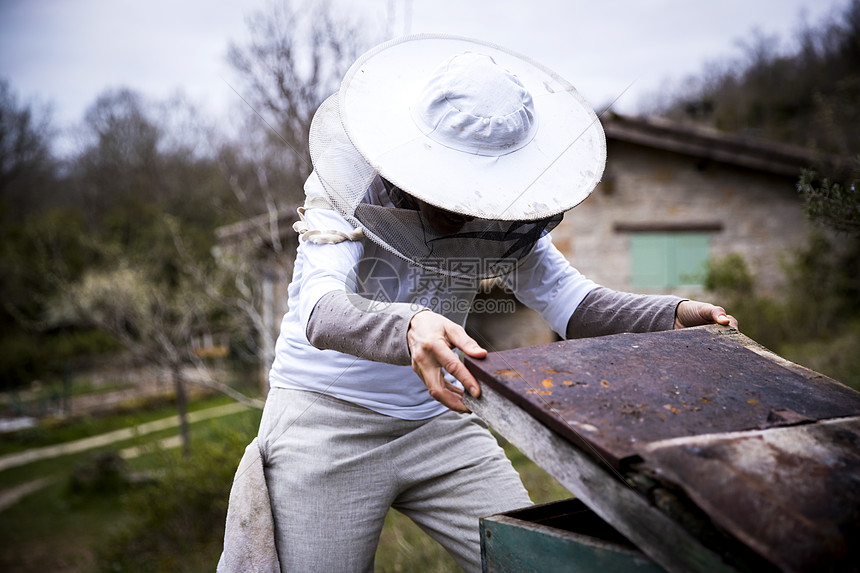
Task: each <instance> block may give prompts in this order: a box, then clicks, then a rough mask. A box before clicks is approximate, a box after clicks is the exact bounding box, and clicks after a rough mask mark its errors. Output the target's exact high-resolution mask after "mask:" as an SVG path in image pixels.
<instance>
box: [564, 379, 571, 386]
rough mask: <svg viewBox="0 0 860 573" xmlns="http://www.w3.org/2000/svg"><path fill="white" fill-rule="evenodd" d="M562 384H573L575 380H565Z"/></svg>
mask: <svg viewBox="0 0 860 573" xmlns="http://www.w3.org/2000/svg"><path fill="white" fill-rule="evenodd" d="M562 384H564V385H565V386H573V380H565V381H564V382H562Z"/></svg>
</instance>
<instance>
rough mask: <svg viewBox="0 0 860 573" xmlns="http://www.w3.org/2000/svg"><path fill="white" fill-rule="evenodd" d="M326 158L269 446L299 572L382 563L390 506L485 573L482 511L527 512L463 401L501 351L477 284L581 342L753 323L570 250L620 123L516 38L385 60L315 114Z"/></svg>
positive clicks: (316, 139)
mask: <svg viewBox="0 0 860 573" xmlns="http://www.w3.org/2000/svg"><path fill="white" fill-rule="evenodd" d="M310 152H311V158H312V161H313V167H314V171H313V173H312V174H311V176H310V177H309V178H308V180H307V182H306V184H305V191H306V202H305V206H304V208H303V209H301V213H302V221H301V222H300V223H299V224H298V225H297V230H298V231H299V232H300V233H301V240H300V244H299V247H298V252H297V256H296V261H295V267H294V274H293V279H292V282H291V283H290V285H289V312H288V313H287V314H286V316H285V317H284V319H283V322H282V325H281V333H280V336H279V338H278V341H277V347H276V358H275V361H274V364H273V366H272V369H271V372H270V385H271V390H270V392H269V395H268V397H267V400H266V405H265V409H264V412H263V417H262V421H261V424H260V431H259V435H258V439H257V443H258V446H254V447H255V448H259V453H257V451H256V449H255V450H254V455H255V456H256V457H257V458H259V462H258V463H260V464H262V468H263V470H262V472H263V473H262V475H263V476H264V480H263V478H259V479H260V481H264V487H265V489H267V490H268V496H269V501H270V505H271V510H272V518H273V522H272V524H273V533H274V538H275V546H276V548H277V556H276V557H277V562H279V563H280V567H281V568H282V570H285V571H326V572H333V571H345V572H355V571H370V570H372V568H373V559H374V554H375V551H376V546H377V543H378V540H379V535H380V531H381V529H382V525H383V521H384V518H385V515H386V513H387V512H388V510H389V508H391V507H394V508H395V509H397V510H398V511H400V512H401V513H403V514H405V515H407V516H408V517H409V518H411V519H412V520H413V521H414V522H415V523H416V524H418V526H420V527H421V528H422V529H423V530H424V531H425V532H427V533H428V534H429V535H430V536H432V537H433V538H434V539H436V540H437V541H438V542H439V543H440V544H442V546H443V547H445V549H446V550H447V551H448V552H449V553H450V554H451V556H452V557H453V558H454V559H455V560H456V562H457V563H458V564H459V565H460V566H462V567H463V569H464V570H466V571H479V570H480V569H481V556H480V548H479V535H478V519H479V518H480V517H482V516H488V515H492V514H497V513H501V512H507V511H510V510H513V509H516V508H520V507H523V506H526V505H528V504H530V501H529V497H528V494H527V492H526V490H525V489H524V487H523V485H522V483H521V481H520V479H519V476H518V475H517V473H516V472H515V470H514V469H513V467H512V466H511V464H510V462H509V461H508V460H507V458H506V457H505V455H504V453H503V451H502V449H501V448H500V447H499V445H498V444H497V443H496V440H495V438H494V437H493V436H492V435H491V434H490V432H489V431H488V429H487V427H486V426H485V424H484V423H483V422H482V421H481V420H480V419H479V418H477V417H476V416H474V415H472V414H470V413H468V412H466V409H465V407H464V405H463V400H462V397H463V392H464V389H465V391H467V392H469V393H470V394H472V395H473V396H478V395H479V394H480V387H479V385H478V383H477V381H476V380H475V379H474V378H473V377H472V376H471V375H470V373H469V372H468V371H467V369H466V368H465V366H464V365H463V364H462V363H461V361H460V360H459V358H458V356H457V353H456V352H455V351H459V352H462V353H464V354H466V355H468V356H472V357H475V358H480V357H483V356H484V355H485V354H486V350H485V349H484V348H482V347H481V346H480V345H479V344H478V343H477V342H476V341H475V340H473V339H472V338H470V337H469V336H468V335H467V334H466V331H465V330H464V329H463V325H464V323H465V320H466V316H467V313H468V310H469V307H470V305H471V302H472V300H473V298H474V296H475V293H476V291H477V290H478V288H479V285H480V281H481V280H482V279H486V278H490V277H497V278H498V279H499V280H501V281H502V282H503V283H504V285H506V286H507V287H508V288H509V289H511V290H512V291H513V293H514V294H515V295H516V297H517V298H518V299H519V300H520V301H522V302H523V303H524V304H526V305H528V306H530V307H532V308H533V309H535V310H536V311H537V312H539V313H540V314H541V316H543V318H544V319H545V320H546V321H547V322H548V323H549V325H550V326H551V327H552V329H553V330H555V332H557V333H558V334H559V335H561V336H563V337H565V338H572V337H581V336H592V335H600V334H610V333H616V332H645V331H656V330H667V329H672V328H679V327H684V326H694V325H699V324H705V323H713V322H716V323H720V324H732V325H736V322H735V321H734V319H733V318H732V317H730V316H728V315H727V314H726V312H725V311H724V310H723V309H722V308H720V307H716V306H713V305H710V304H707V303H701V302H695V301H685V300H682V299H680V298H676V297H673V296H645V295H634V294H629V293H620V292H616V291H612V290H610V289H607V288H604V287H601V286H599V285H597V284H595V283H594V282H592V281H591V280H589V279H587V278H586V277H584V276H583V275H581V274H580V273H579V272H577V271H576V270H575V269H574V268H573V267H572V266H571V265H570V264H569V262H568V261H567V260H566V259H565V257H564V256H563V255H562V254H561V253H560V252H559V251H558V250H557V249H556V248H555V246H553V243H552V239H551V238H550V235H549V234H548V233H549V231H550V230H551V229H552V228H553V227H555V226H556V225H557V224H558V223H559V222H560V221H561V219H562V215H563V213H565V212H566V211H568V210H570V209H571V208H573V207H574V206H576V205H577V204H579V203H580V202H581V201H583V200H584V199H585V198H586V197H588V195H589V194H590V193H591V191H592V190H593V189H594V188H595V186H596V185H597V183H598V182H599V181H600V177H601V174H602V172H603V168H604V163H605V159H606V143H605V138H604V134H603V129H602V127H601V125H600V122H599V121H598V118H597V117H596V115H595V113H594V112H593V110H592V109H591V108H590V107H589V106H588V104H587V103H586V102H585V101H584V100H583V98H582V97H581V96H580V95H579V94H578V93H577V91H576V90H575V89H574V87H573V86H572V85H570V84H569V83H568V82H567V81H565V80H563V79H562V78H560V77H559V76H558V75H557V74H555V73H553V72H552V71H550V70H548V69H546V68H544V67H543V66H541V65H540V64H537V63H535V62H533V61H531V60H529V59H528V58H525V57H523V56H520V55H518V54H515V53H512V52H510V51H508V50H506V49H504V48H501V47H499V46H495V45H491V44H487V43H483V42H480V41H476V40H471V39H464V38H456V37H449V36H428V35H419V36H409V37H405V38H401V39H398V40H394V41H391V42H389V43H386V44H383V45H381V46H378V47H376V48H375V49H372V50H371V51H369V52H368V53H366V54H364V55H363V56H362V57H361V58H360V59H359V60H358V61H357V62H355V64H354V65H353V66H352V67H351V68H350V69H349V71H348V72H347V74H346V76H345V78H344V80H343V83H342V84H341V87H340V89H339V90H338V92H337V93H336V94H335V95H333V96H331V97H330V98H329V99H327V100H326V101H325V102H324V103H323V104H322V105H321V106H320V108H319V110H318V111H317V113H316V115H315V117H314V120H313V123H312V126H311V130H310ZM249 450H250V448H249ZM255 459H256V458H255ZM251 473H252V472H250V471H249V472H244V471H243V470H242V468H241V467H240V472H237V478H236V482H235V483H234V492H233V494H232V496H231V508H230V511H231V512H233V513H235V512H236V511H239V509H237V508H236V507H234V506H236V505H240V504H242V501H241V500H242V499H244V498H243V497H241V495H243V494H241V493H240V492H237V489H239V490H241V487H242V481H243V479H250V478H249V476H250V475H251ZM246 474H247V475H246ZM258 485H259V484H258ZM246 494H247V492H246V493H245V495H246ZM234 521H235V520H234ZM233 527H236V526H235V524H234V526H233ZM234 534H235V530H234V532H233V534H231V525H230V523H229V519H228V533H227V539H226V541H225V556H224V557H222V564H221V566H222V570H224V569H229V568H230V566H231V565H230V563H231V561H230V560H231V559H234V561H233V562H232V563H233V565H232V566H233V567H238V565H236V563H237V562H236V561H235V559H236V557H235V553H231V552H230V551H229V546H230V544H231V536H232V535H234ZM234 540H235V539H234ZM259 541H260V540H259V539H256V540H255V542H259ZM231 555H232V557H231Z"/></svg>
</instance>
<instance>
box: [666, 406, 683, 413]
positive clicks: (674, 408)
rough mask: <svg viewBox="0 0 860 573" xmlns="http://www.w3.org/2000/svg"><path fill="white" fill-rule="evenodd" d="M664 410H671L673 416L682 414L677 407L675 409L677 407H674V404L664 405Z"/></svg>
mask: <svg viewBox="0 0 860 573" xmlns="http://www.w3.org/2000/svg"><path fill="white" fill-rule="evenodd" d="M663 409H664V410H669V411H670V412H672V413H673V414H680V413H681V410H679V409H678V408H676V407H675V406H673V405H672V404H664V405H663Z"/></svg>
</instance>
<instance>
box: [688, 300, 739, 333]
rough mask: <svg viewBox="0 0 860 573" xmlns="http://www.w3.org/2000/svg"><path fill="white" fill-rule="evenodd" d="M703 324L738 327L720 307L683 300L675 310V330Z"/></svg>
mask: <svg viewBox="0 0 860 573" xmlns="http://www.w3.org/2000/svg"><path fill="white" fill-rule="evenodd" d="M703 324H722V325H723V326H731V327H733V328H737V327H738V321H737V319H735V317H733V316H732V315H730V314H728V313H727V312H726V310H725V309H724V308H723V307H721V306H714V305H713V304H710V303H707V302H699V301H696V300H685V301H682V302H681V304H679V305H678V308H677V309H675V328H676V329H677V328H687V327H688V326H701V325H703Z"/></svg>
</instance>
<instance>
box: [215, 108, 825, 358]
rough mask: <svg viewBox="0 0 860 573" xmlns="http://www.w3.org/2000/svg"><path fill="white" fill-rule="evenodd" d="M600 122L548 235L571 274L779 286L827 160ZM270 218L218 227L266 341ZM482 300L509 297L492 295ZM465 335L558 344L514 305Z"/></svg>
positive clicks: (610, 279) (613, 120)
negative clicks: (735, 271)
mask: <svg viewBox="0 0 860 573" xmlns="http://www.w3.org/2000/svg"><path fill="white" fill-rule="evenodd" d="M603 124H604V129H605V131H606V138H607V165H606V170H605V172H604V176H603V180H602V182H601V183H600V184H599V185H598V186H597V188H596V189H595V191H594V192H593V193H592V195H591V196H590V197H589V198H588V199H586V200H585V201H584V202H583V203H582V204H580V205H579V206H577V207H576V208H575V209H574V210H572V211H571V212H569V213H568V214H567V215H566V216H565V219H564V221H563V222H562V223H561V224H560V225H559V226H558V227H557V228H556V229H555V230H553V232H552V235H553V240H554V241H555V244H556V245H557V246H558V247H559V249H560V250H561V251H562V252H563V253H564V254H565V256H566V257H567V258H568V260H569V261H571V263H572V264H573V265H574V266H575V267H576V268H577V269H579V270H580V271H581V272H582V273H583V274H585V275H586V276H588V277H589V278H591V279H593V280H595V281H596V282H598V283H600V284H602V285H604V286H607V287H610V288H614V289H618V290H625V291H633V292H649V293H675V294H679V295H682V296H690V297H697V296H703V295H704V293H703V286H702V282H703V279H704V269H705V263H706V262H707V260H708V259H711V258H715V257H723V256H725V255H728V254H730V253H739V254H741V255H742V256H743V257H744V259H745V260H746V262H747V264H748V266H749V268H750V270H751V271H752V273H753V275H754V276H755V278H756V284H757V286H759V287H760V288H762V289H765V290H774V289H777V288H778V287H779V284H780V280H781V275H782V272H781V267H780V264H781V260H782V258H783V257H784V256H785V255H786V254H788V253H789V252H790V251H791V250H792V249H795V248H797V247H798V246H800V245H801V244H803V243H804V241H805V240H806V238H807V235H808V233H809V226H808V224H807V221H806V219H805V216H804V213H803V208H802V203H801V200H800V198H799V196H798V193H797V190H796V183H797V180H798V177H799V175H800V173H801V171H802V169H804V168H805V167H808V166H811V165H816V164H820V163H822V162H823V161H824V160H826V159H827V158H825V157H822V156H819V155H816V154H814V153H811V152H809V151H807V150H804V149H800V148H796V147H790V146H785V145H778V144H774V143H770V142H765V141H761V140H753V139H749V138H744V137H738V136H730V135H726V134H722V133H719V132H716V131H711V130H707V129H704V128H701V127H694V126H690V125H684V124H678V123H674V122H669V121H667V120H662V119H655V118H647V119H646V118H634V117H626V116H618V115H615V116H611V117H609V118H607V119H605V120H603ZM270 219H271V218H269V217H266V216H264V217H261V218H259V220H253V221H244V222H241V223H237V224H235V225H231V226H230V227H226V228H223V229H221V230H219V240H220V241H221V243H222V244H223V245H232V247H231V248H232V249H235V248H239V246H241V248H242V249H247V248H252V249H255V250H256V252H257V255H256V256H255V257H256V258H257V259H259V260H262V261H267V262H266V264H264V265H262V266H261V267H260V268H261V269H265V272H264V273H263V276H262V279H261V285H262V286H263V288H262V289H261V292H262V294H261V297H260V298H261V302H262V303H263V305H264V307H265V308H266V311H265V312H264V313H263V315H265V316H266V317H267V318H266V325H267V326H266V327H267V329H271V330H270V331H271V332H273V333H274V334H273V336H274V335H275V334H276V333H277V327H278V324H279V323H280V317H281V315H282V314H283V312H285V310H286V283H287V282H288V281H289V274H290V272H291V264H290V261H289V255H290V253H292V252H293V251H294V249H295V233H294V232H293V231H292V229H291V224H292V222H293V221H294V213H293V212H290V213H286V214H281V215H280V216H279V218H278V222H279V224H277V225H275V226H274V227H271V220H270ZM272 229H276V230H277V231H276V232H274V233H275V234H273V231H272ZM273 237H274V238H273ZM275 245H277V246H278V248H277V249H273V246H275ZM483 296H489V297H497V298H498V297H505V296H506V295H505V293H502V292H499V291H498V290H497V289H495V290H494V289H491V290H490V292H489V293H488V294H485V295H483ZM490 306H492V305H490ZM505 308H509V307H507V306H506V307H505ZM469 329H470V331H471V332H473V333H474V334H475V335H476V337H478V338H479V341H480V339H481V338H483V340H484V343H485V344H487V345H488V346H489V347H491V348H493V349H503V348H510V347H514V346H524V345H530V344H539V343H542V342H548V341H551V340H553V339H554V336H555V335H554V334H553V333H552V332H551V331H549V329H548V328H547V327H546V326H545V325H544V324H543V322H542V321H541V320H540V319H539V317H537V316H536V315H535V314H534V313H532V312H531V311H529V310H528V309H524V308H519V307H518V308H517V310H516V312H514V313H513V315H511V313H507V312H506V313H473V315H472V317H471V318H470V323H469Z"/></svg>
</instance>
